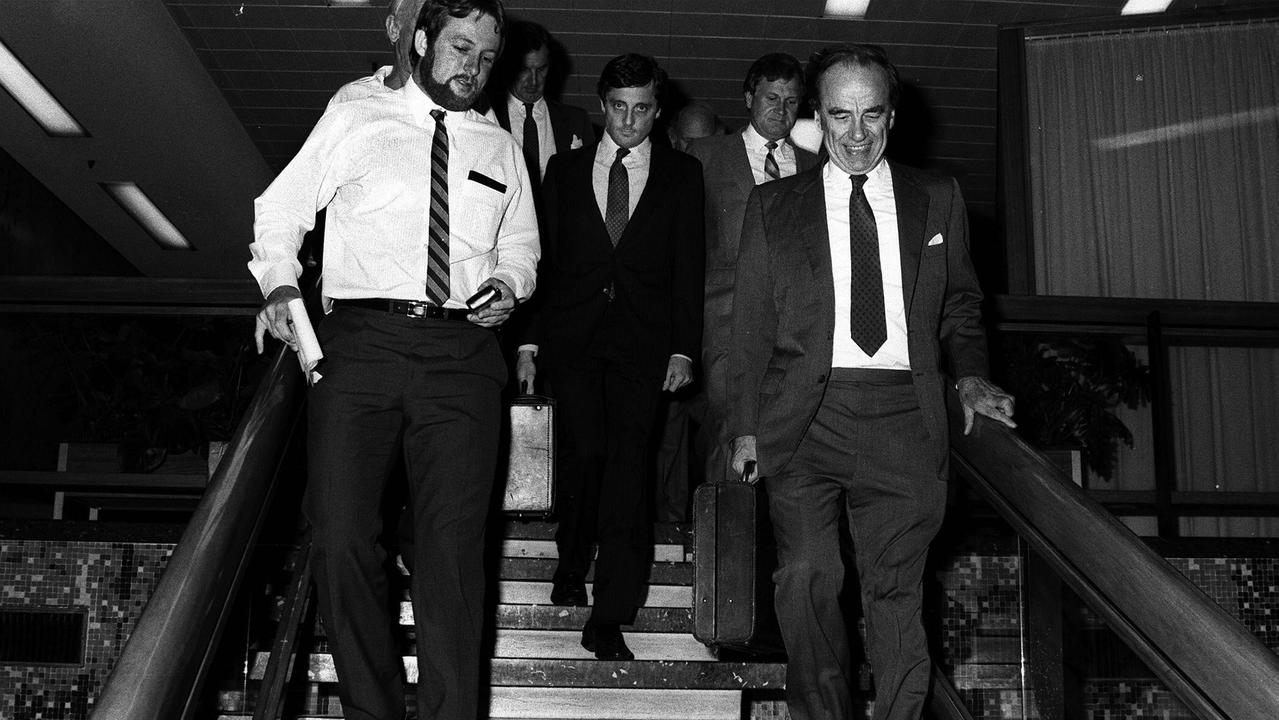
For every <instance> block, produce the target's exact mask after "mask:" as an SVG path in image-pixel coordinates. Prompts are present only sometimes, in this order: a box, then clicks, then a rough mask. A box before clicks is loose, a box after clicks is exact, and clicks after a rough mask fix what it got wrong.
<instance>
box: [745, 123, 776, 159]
mask: <svg viewBox="0 0 1279 720" xmlns="http://www.w3.org/2000/svg"><path fill="white" fill-rule="evenodd" d="M742 137H743V138H744V139H745V142H746V147H747V149H749V150H754V151H758V152H763V153H766V152H768V148H767V145H768V143H769V140H768V139H767V138H765V137H764V136H763V135H760V134H759V131H758V130H756V129H755V126H754V125H752V124H750V123H746V129H745V130H743V131H742ZM774 142H776V143H777V147H778V148H779V149H781V148H785V147H786V145H787V143H786V138H782V139H781V140H776V141H774Z"/></svg>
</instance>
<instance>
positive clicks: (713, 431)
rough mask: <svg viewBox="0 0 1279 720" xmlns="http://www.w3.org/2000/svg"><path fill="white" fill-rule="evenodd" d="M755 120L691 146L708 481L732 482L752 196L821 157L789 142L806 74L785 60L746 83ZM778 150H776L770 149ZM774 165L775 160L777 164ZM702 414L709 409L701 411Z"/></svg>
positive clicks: (776, 59) (766, 61) (772, 61)
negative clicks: (744, 239) (701, 251)
mask: <svg viewBox="0 0 1279 720" xmlns="http://www.w3.org/2000/svg"><path fill="white" fill-rule="evenodd" d="M742 97H743V99H744V102H745V103H746V109H747V110H749V111H750V115H751V120H750V123H749V124H747V126H746V127H745V128H743V129H742V131H741V132H740V133H734V134H732V135H724V136H715V137H708V138H704V139H701V140H697V141H695V142H693V143H691V144H690V145H689V149H688V152H689V154H691V155H692V156H693V157H695V158H697V159H698V160H701V161H702V168H703V169H704V171H705V175H706V310H705V318H704V325H703V331H702V332H703V335H702V368H703V377H704V382H703V388H704V392H703V393H702V399H703V401H704V403H703V406H704V411H703V412H702V413H701V423H700V424H701V431H700V432H701V437H702V440H703V443H704V444H705V446H706V448H707V453H706V455H707V457H706V458H705V463H706V477H707V479H709V480H710V481H712V482H721V481H723V480H725V479H728V478H727V476H728V474H729V471H728V459H727V456H726V450H727V447H728V441H729V440H730V439H731V438H729V437H727V436H726V435H725V430H724V414H725V412H726V408H725V405H726V403H727V399H726V398H725V396H724V392H725V389H724V373H725V369H726V367H727V358H728V338H729V331H730V330H731V327H732V325H731V322H732V317H731V311H732V307H733V277H734V276H735V275H736V271H735V268H736V266H737V242H738V240H739V239H740V238H741V236H742V215H743V214H744V213H745V212H746V198H747V197H749V196H750V194H751V191H752V190H754V189H755V186H756V185H759V184H761V183H764V182H768V181H769V180H776V179H778V178H783V177H790V176H791V175H794V174H795V173H796V172H798V171H800V170H807V169H809V168H812V167H814V166H816V165H817V156H816V155H814V154H813V153H811V152H808V151H807V150H803V149H801V148H798V147H796V146H795V145H794V144H793V143H791V141H790V137H789V136H790V132H791V128H793V127H794V126H795V121H796V118H798V117H799V103H800V101H801V100H802V99H803V97H804V68H803V66H802V65H800V63H799V61H798V60H796V59H795V58H794V57H792V56H790V55H787V54H785V53H770V54H768V55H764V56H763V57H761V58H759V59H758V60H756V61H755V62H754V63H752V64H751V67H750V69H749V70H748V71H747V72H746V78H745V79H744V80H743V82H742ZM770 145H771V147H770ZM770 158H771V160H770ZM697 409H698V410H703V407H702V406H699V407H698V408H697Z"/></svg>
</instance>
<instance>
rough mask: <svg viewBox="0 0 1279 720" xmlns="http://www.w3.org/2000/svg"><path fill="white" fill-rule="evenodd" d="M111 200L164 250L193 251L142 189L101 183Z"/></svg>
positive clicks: (129, 184)
mask: <svg viewBox="0 0 1279 720" xmlns="http://www.w3.org/2000/svg"><path fill="white" fill-rule="evenodd" d="M101 185H102V189H103V190H106V191H107V194H109V195H110V196H111V198H112V199H113V200H115V201H116V202H117V203H120V207H122V208H124V210H125V212H127V213H129V214H130V215H132V216H133V219H134V220H137V221H138V224H139V225H141V226H142V227H143V228H145V229H146V231H147V232H148V233H150V234H151V239H152V240H155V242H156V244H158V245H159V246H160V247H162V248H164V249H165V250H194V249H195V248H193V247H191V243H190V242H188V241H187V239H186V238H185V237H183V235H182V233H181V232H179V231H178V229H177V228H176V227H174V225H173V223H171V222H169V218H167V217H165V216H164V213H162V212H160V208H158V207H156V206H155V203H153V202H151V198H149V197H147V195H146V193H144V192H142V189H141V188H139V187H138V186H137V185H135V184H133V183H131V182H110V183H101Z"/></svg>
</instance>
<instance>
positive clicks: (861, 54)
mask: <svg viewBox="0 0 1279 720" xmlns="http://www.w3.org/2000/svg"><path fill="white" fill-rule="evenodd" d="M809 78H810V82H812V83H813V86H814V89H815V91H816V92H815V95H814V96H813V104H814V109H815V110H816V114H817V119H818V122H819V123H820V124H821V128H822V136H823V145H824V147H825V149H826V152H827V153H828V155H829V156H830V159H829V161H828V162H826V163H825V164H823V165H822V166H821V167H820V168H816V169H813V170H810V171H807V172H803V173H799V174H798V175H795V176H794V177H791V178H786V179H784V180H779V181H777V182H773V183H768V184H765V185H763V186H761V187H758V188H756V189H755V190H754V191H753V192H752V194H751V197H750V200H749V201H748V202H747V209H746V215H745V220H744V223H743V227H742V239H741V250H740V253H739V256H738V263H737V278H736V282H735V284H734V291H733V293H734V294H733V310H732V316H733V330H732V339H731V342H730V346H729V359H728V364H729V367H728V398H729V414H728V426H729V427H728V430H729V433H730V435H731V436H732V437H733V438H734V439H733V441H732V445H731V458H732V467H733V468H734V469H735V470H736V471H737V472H743V471H745V472H747V473H750V472H751V467H750V465H749V464H748V463H750V462H756V463H757V464H756V466H755V472H756V473H757V474H758V477H760V478H762V479H763V480H764V482H765V484H766V486H767V490H768V501H769V514H770V516H771V518H772V521H773V527H774V529H775V532H776V536H777V552H778V560H779V563H778V569H777V572H776V573H775V574H774V576H773V577H774V581H775V582H776V585H777V588H776V598H777V612H778V619H779V620H780V623H781V628H782V636H783V639H784V641H785V643H786V650H787V654H788V656H789V666H788V671H787V703H788V706H789V709H790V713H791V716H792V717H794V718H796V720H816V719H818V718H847V717H851V716H852V715H853V709H852V706H851V690H850V687H851V681H852V678H851V676H850V675H851V659H850V652H849V646H848V640H847V629H846V625H845V623H844V619H843V617H842V614H841V611H840V605H839V592H840V589H841V587H842V586H843V579H844V567H843V563H842V562H841V561H840V539H839V536H840V533H839V526H840V524H841V523H842V522H845V521H846V522H847V523H848V528H849V532H850V535H851V537H852V541H853V551H854V557H855V561H856V570H857V573H858V578H859V580H860V587H861V601H862V607H863V611H864V613H865V617H866V650H867V654H868V656H869V659H870V663H871V666H872V669H873V671H874V678H875V714H874V717H875V718H877V719H879V720H883V719H887V718H894V719H897V718H903V719H904V718H911V719H912V720H914V719H917V718H919V717H920V715H921V713H922V709H923V706H924V701H925V698H926V695H927V691H928V684H929V673H930V663H929V658H928V648H927V641H926V638H925V635H924V628H923V624H922V622H921V619H920V614H921V606H922V602H921V592H922V590H921V588H922V578H923V570H924V560H925V556H926V554H927V550H928V544H929V543H930V542H931V540H932V538H933V536H934V535H935V534H936V532H937V529H938V527H939V525H940V524H941V519H942V514H943V511H944V507H945V499H946V478H947V465H946V458H947V445H948V438H947V426H946V410H945V393H944V383H945V382H947V381H946V379H945V377H944V376H943V374H942V371H941V363H942V359H943V353H944V355H945V357H946V359H947V360H949V364H950V369H951V371H952V372H953V374H954V376H955V377H957V378H959V381H958V389H959V395H960V398H961V400H962V402H963V405H964V415H965V418H966V427H965V432H967V431H968V429H969V428H970V427H971V424H972V420H973V415H974V412H976V413H980V414H982V415H986V416H988V417H991V418H994V419H996V420H998V421H1000V422H1003V423H1005V424H1007V425H1013V422H1012V419H1011V415H1012V411H1013V399H1012V397H1010V396H1009V395H1007V394H1005V393H1004V392H1003V391H1001V390H1000V389H999V388H997V387H995V386H994V385H993V384H991V383H990V382H989V381H988V380H986V379H985V377H986V371H987V368H986V338H985V333H984V331H983V329H982V326H981V313H980V303H981V297H982V296H981V291H980V290H979V289H978V287H977V279H976V276H975V274H974V272H973V267H972V263H971V261H970V259H969V255H968V225H967V219H966V217H965V209H964V203H963V200H962V198H961V197H960V194H959V187H958V185H957V184H956V183H955V181H954V180H952V179H948V178H933V177H929V176H927V175H924V174H922V173H920V172H918V171H915V170H912V169H910V168H906V167H903V166H901V165H898V164H896V163H890V162H886V161H884V160H883V155H884V149H885V147H886V146H887V142H888V130H889V128H891V127H892V124H893V119H894V112H895V107H896V101H897V97H898V80H897V72H896V70H895V68H894V67H893V66H892V64H891V63H890V62H889V61H888V58H887V56H886V55H885V54H884V52H883V50H881V49H880V48H878V47H875V46H866V45H850V46H843V47H838V48H831V49H827V50H823V51H822V52H820V53H818V54H817V55H815V56H814V58H813V62H812V64H811V65H810V68H809Z"/></svg>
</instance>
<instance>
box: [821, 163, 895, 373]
mask: <svg viewBox="0 0 1279 720" xmlns="http://www.w3.org/2000/svg"><path fill="white" fill-rule="evenodd" d="M822 185H823V186H824V188H825V193H826V228H827V231H828V232H829V233H830V261H831V269H832V270H833V274H834V277H835V347H834V352H833V353H832V357H831V367H851V368H877V369H886V370H909V369H910V353H909V351H908V349H907V345H906V301H905V299H904V297H905V296H904V295H903V294H902V262H901V246H900V245H899V244H898V234H897V202H896V198H895V197H894V195H893V176H892V171H891V170H889V168H888V163H887V162H884V161H883V160H881V161H880V162H879V164H878V165H876V166H875V167H874V168H872V169H871V171H870V172H869V173H867V176H866V184H865V185H863V186H862V192H864V193H865V194H866V199H867V200H868V201H869V202H870V209H871V212H873V213H874V214H875V231H876V232H877V233H878V234H879V271H880V273H881V274H882V275H883V282H884V316H885V317H884V320H885V324H886V326H887V328H888V339H887V340H885V341H884V344H883V345H882V346H880V348H879V350H878V351H877V352H876V353H875V354H874V355H873V356H868V355H866V353H865V352H863V351H862V349H861V347H860V346H858V345H857V343H856V342H854V341H853V338H852V333H851V331H850V329H849V328H850V318H851V315H850V313H851V311H852V308H851V305H852V282H853V267H852V258H851V257H850V250H849V243H850V239H849V223H848V210H849V208H848V205H849V199H850V198H851V197H852V193H853V181H852V180H851V179H849V177H848V175H847V174H846V173H845V172H844V171H843V170H840V169H839V168H838V167H837V166H836V165H835V163H833V162H829V161H828V162H827V163H826V164H825V165H824V166H823V167H822Z"/></svg>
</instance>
